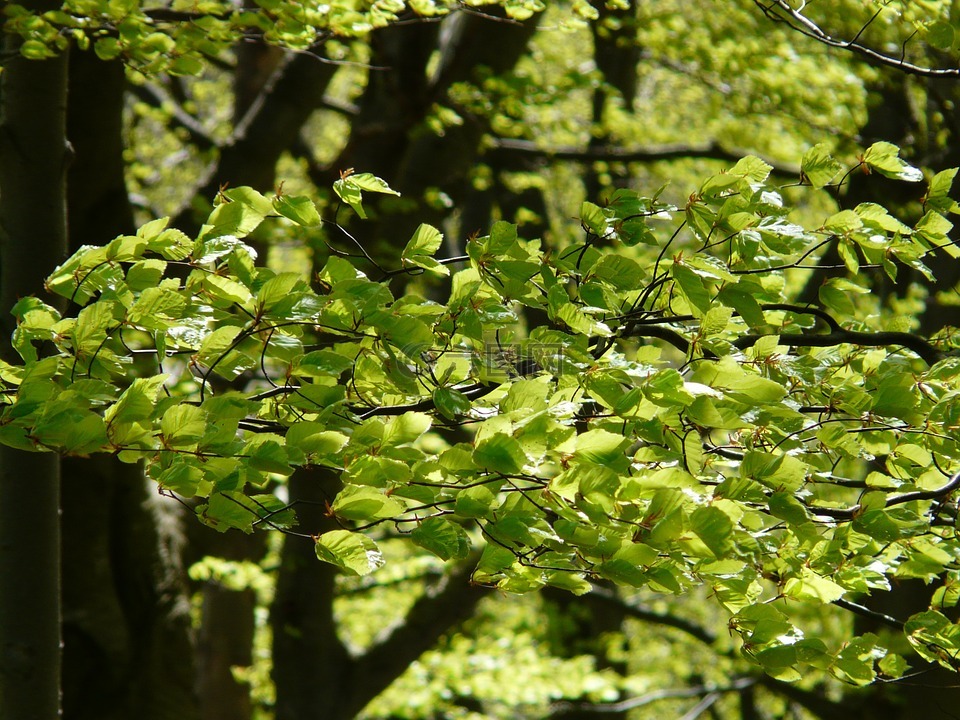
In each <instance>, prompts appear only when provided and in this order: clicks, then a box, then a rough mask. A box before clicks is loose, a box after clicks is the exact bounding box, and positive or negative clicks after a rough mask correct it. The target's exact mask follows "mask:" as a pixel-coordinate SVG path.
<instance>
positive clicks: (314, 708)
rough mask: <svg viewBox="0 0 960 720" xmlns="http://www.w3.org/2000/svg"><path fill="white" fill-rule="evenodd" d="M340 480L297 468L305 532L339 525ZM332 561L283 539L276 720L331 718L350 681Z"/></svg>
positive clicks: (276, 621) (276, 618)
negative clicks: (328, 507)
mask: <svg viewBox="0 0 960 720" xmlns="http://www.w3.org/2000/svg"><path fill="white" fill-rule="evenodd" d="M339 489H340V480H339V478H338V477H336V476H335V475H333V474H332V473H331V472H330V471H326V470H314V471H306V470H298V471H297V472H295V473H294V474H293V475H292V476H291V477H290V480H289V490H290V499H291V500H299V501H301V502H300V504H299V505H297V506H296V507H297V518H298V519H299V523H300V531H301V532H309V533H315V534H319V533H321V532H324V531H326V530H332V529H335V528H336V527H337V525H336V523H335V522H334V520H333V519H331V518H329V517H326V515H325V513H324V510H323V508H324V502H325V501H332V500H333V498H334V497H335V496H336V494H337V492H338V491H339ZM335 576H336V571H335V569H334V567H333V566H332V565H328V564H326V563H322V562H320V560H319V559H318V558H317V555H316V552H315V550H314V546H313V543H312V542H310V540H309V539H307V538H301V537H293V536H289V537H287V538H285V540H284V543H283V552H282V555H281V560H280V574H279V576H278V578H277V590H276V596H275V598H274V602H273V608H272V609H271V615H270V621H271V624H272V626H273V681H274V683H275V685H276V689H277V705H276V720H315V719H319V718H324V720H333V719H334V718H340V717H342V716H341V714H340V711H339V707H338V706H339V703H340V702H342V699H343V694H344V691H345V689H346V687H347V684H348V682H349V678H348V673H349V670H350V658H349V655H348V654H347V649H346V648H345V647H344V645H343V643H342V642H341V641H340V639H339V637H338V636H337V628H336V624H335V621H334V616H333V598H334V579H335Z"/></svg>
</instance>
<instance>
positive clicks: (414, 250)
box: [400, 223, 443, 258]
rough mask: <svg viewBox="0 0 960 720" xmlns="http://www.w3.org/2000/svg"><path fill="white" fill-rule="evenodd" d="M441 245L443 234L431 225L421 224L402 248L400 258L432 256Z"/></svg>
mask: <svg viewBox="0 0 960 720" xmlns="http://www.w3.org/2000/svg"><path fill="white" fill-rule="evenodd" d="M442 243H443V233H441V232H440V231H439V230H437V229H436V228H435V227H433V225H427V224H426V223H421V224H420V225H419V226H418V227H417V229H416V230H415V231H414V233H413V237H412V238H410V240H409V241H408V242H407V244H406V246H405V247H404V248H403V252H402V253H401V254H400V255H401V257H404V258H409V257H410V256H411V255H433V254H434V253H435V252H436V251H437V250H439V249H440V245H441V244H442Z"/></svg>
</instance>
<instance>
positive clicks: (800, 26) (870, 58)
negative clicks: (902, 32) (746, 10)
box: [754, 0, 960, 78]
mask: <svg viewBox="0 0 960 720" xmlns="http://www.w3.org/2000/svg"><path fill="white" fill-rule="evenodd" d="M754 4H755V5H756V6H757V7H758V8H760V10H761V11H762V12H763V14H764V15H766V16H767V17H768V18H769V19H770V20H772V21H773V22H777V23H784V24H786V25H788V26H789V27H790V28H792V29H793V30H795V31H797V32H798V33H800V34H802V35H806V36H807V37H808V38H812V39H814V40H816V41H817V42H820V43H823V44H824V45H827V46H829V47H833V48H840V49H841V50H849V51H851V52H853V53H856V54H857V55H861V56H863V57H864V58H866V60H867V62H868V63H869V64H871V65H876V66H880V67H891V68H894V69H896V70H900V71H901V72H905V73H907V74H908V75H921V76H924V77H953V78H956V77H960V68H942V69H938V68H931V67H926V66H923V65H916V64H914V63H911V62H907V61H906V60H905V59H904V58H903V57H899V58H897V57H892V56H890V55H884V54H883V53H881V52H878V51H876V50H873V49H872V48H869V47H867V46H866V45H863V44H861V43H860V42H859V41H858V38H859V36H860V35H861V34H862V33H863V31H864V30H865V29H866V27H867V25H869V24H870V22H873V18H871V20H870V21H869V22H867V23H866V25H864V27H863V28H861V30H860V32H859V33H857V36H856V37H854V38H853V39H852V40H841V39H839V38H835V37H833V36H832V35H829V34H828V33H826V32H825V31H824V30H823V29H822V28H821V27H820V26H819V25H817V24H816V23H815V22H813V21H812V20H810V19H809V18H808V17H806V16H804V15H803V13H802V12H801V11H802V9H803V4H801V7H800V8H798V9H796V10H795V9H794V8H792V7H791V6H790V3H789V2H788V1H787V0H754ZM874 17H876V16H874Z"/></svg>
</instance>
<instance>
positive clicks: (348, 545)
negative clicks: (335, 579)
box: [316, 530, 386, 575]
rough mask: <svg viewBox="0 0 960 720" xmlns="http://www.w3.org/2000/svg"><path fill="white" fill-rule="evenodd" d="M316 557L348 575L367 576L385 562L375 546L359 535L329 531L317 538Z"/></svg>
mask: <svg viewBox="0 0 960 720" xmlns="http://www.w3.org/2000/svg"><path fill="white" fill-rule="evenodd" d="M316 552H317V557H318V558H320V559H321V560H323V561H324V562H328V563H330V564H332V565H336V566H337V567H339V568H340V569H341V570H344V571H345V572H347V573H348V574H349V575H369V574H370V573H372V572H373V571H374V570H379V569H380V568H382V567H383V566H384V565H385V564H386V561H385V560H384V559H383V554H382V553H381V552H380V548H378V547H377V544H376V543H375V542H374V541H373V540H371V539H370V538H368V537H367V536H366V535H361V534H360V533H354V532H350V531H349V530H330V531H329V532H325V533H323V535H321V536H320V537H318V538H317V544H316Z"/></svg>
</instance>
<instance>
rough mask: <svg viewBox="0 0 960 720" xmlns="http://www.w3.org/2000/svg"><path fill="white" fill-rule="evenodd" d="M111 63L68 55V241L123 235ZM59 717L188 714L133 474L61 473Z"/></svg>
mask: <svg viewBox="0 0 960 720" xmlns="http://www.w3.org/2000/svg"><path fill="white" fill-rule="evenodd" d="M125 87H126V77H125V73H124V69H123V66H122V65H121V64H120V63H109V62H104V61H101V60H100V59H98V58H97V57H96V56H95V55H93V53H92V52H73V53H72V54H71V58H70V73H69V98H68V100H69V102H68V109H67V134H68V137H69V138H70V140H71V143H72V145H73V148H74V152H75V157H74V161H73V163H72V164H71V166H70V171H69V175H68V179H67V198H68V214H69V217H70V226H69V242H70V247H71V248H72V249H76V248H78V247H79V246H81V245H86V244H90V245H99V244H103V243H105V242H107V241H109V240H110V239H112V238H113V237H115V236H116V235H120V234H130V233H132V232H133V231H134V222H133V212H132V209H131V207H130V204H129V201H128V197H127V190H126V184H125V179H124V161H123V105H124V97H125ZM62 467H63V487H62V490H63V519H62V525H61V528H62V533H63V539H64V543H63V551H62V558H63V595H64V600H63V613H64V624H63V632H64V655H63V688H64V698H63V706H64V717H65V718H67V720H111V719H112V720H121V719H122V718H123V719H125V718H129V717H137V718H143V719H144V720H147V719H149V720H173V719H174V718H176V720H181V719H183V720H189V719H191V718H196V717H198V707H199V706H198V702H197V697H196V694H195V692H194V676H193V665H194V663H193V647H192V642H191V630H190V618H189V613H188V610H189V606H188V601H187V597H186V594H185V587H184V583H183V572H182V567H181V564H180V550H179V545H180V544H181V543H182V539H181V537H180V535H181V530H180V528H179V523H178V521H177V520H176V518H175V517H174V515H175V513H176V512H177V511H176V509H175V508H172V507H170V506H169V505H165V504H163V503H162V502H161V501H159V500H151V497H150V495H148V484H147V481H146V479H145V478H144V476H143V471H142V468H141V467H140V466H139V465H129V464H125V463H121V462H119V461H118V460H117V459H116V458H112V457H106V456H101V457H97V458H95V459H93V460H85V459H66V460H64V462H63V464H62Z"/></svg>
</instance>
